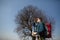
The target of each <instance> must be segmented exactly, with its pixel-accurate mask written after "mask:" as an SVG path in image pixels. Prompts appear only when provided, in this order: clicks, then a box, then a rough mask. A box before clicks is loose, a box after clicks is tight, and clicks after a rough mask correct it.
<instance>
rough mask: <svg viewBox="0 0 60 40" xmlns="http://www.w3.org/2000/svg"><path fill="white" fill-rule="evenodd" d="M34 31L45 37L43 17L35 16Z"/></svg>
mask: <svg viewBox="0 0 60 40" xmlns="http://www.w3.org/2000/svg"><path fill="white" fill-rule="evenodd" d="M33 27H34V32H37V34H39V35H40V37H41V38H43V39H45V34H46V28H45V24H44V23H43V22H42V18H35V20H34V23H33Z"/></svg>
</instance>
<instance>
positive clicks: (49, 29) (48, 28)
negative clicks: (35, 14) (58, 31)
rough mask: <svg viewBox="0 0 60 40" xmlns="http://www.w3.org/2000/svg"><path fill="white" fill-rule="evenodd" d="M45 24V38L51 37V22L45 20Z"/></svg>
mask: <svg viewBox="0 0 60 40" xmlns="http://www.w3.org/2000/svg"><path fill="white" fill-rule="evenodd" d="M45 25H46V27H47V38H51V29H52V27H51V24H50V23H49V22H46V23H45Z"/></svg>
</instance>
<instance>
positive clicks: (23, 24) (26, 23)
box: [15, 5, 53, 37]
mask: <svg viewBox="0 0 60 40" xmlns="http://www.w3.org/2000/svg"><path fill="white" fill-rule="evenodd" d="M35 17H39V18H42V21H43V22H44V23H46V22H47V21H50V22H51V24H52V25H53V22H52V21H51V20H48V17H46V15H45V14H44V13H43V12H42V11H41V10H39V9H38V8H37V7H34V6H32V5H30V6H27V7H24V8H23V9H22V10H21V11H19V12H18V15H17V16H16V20H15V21H16V23H17V24H18V27H17V28H16V32H17V33H19V31H20V30H22V29H25V28H27V29H28V30H29V31H30V32H29V33H28V34H29V36H31V37H32V34H31V32H32V23H33V20H34V18H35ZM49 19H50V18H49ZM23 33H24V34H25V35H27V34H26V32H23Z"/></svg>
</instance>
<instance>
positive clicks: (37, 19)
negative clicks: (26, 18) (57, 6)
mask: <svg viewBox="0 0 60 40" xmlns="http://www.w3.org/2000/svg"><path fill="white" fill-rule="evenodd" d="M34 21H35V22H41V21H42V18H35V19H34Z"/></svg>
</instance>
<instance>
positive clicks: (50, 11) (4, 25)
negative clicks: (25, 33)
mask: <svg viewBox="0 0 60 40" xmlns="http://www.w3.org/2000/svg"><path fill="white" fill-rule="evenodd" d="M28 5H33V6H35V7H37V8H39V9H40V10H43V12H45V13H46V15H47V16H49V17H51V16H52V17H53V18H54V19H55V25H54V26H55V30H54V33H53V35H54V39H55V40H59V39H60V38H59V37H60V31H59V29H60V27H59V26H60V1H59V0H0V38H1V39H3V40H7V39H8V40H19V37H18V35H17V33H16V32H14V30H15V28H16V26H17V25H16V23H15V21H14V20H15V16H16V15H17V14H18V11H20V10H21V9H23V8H24V7H26V6H28Z"/></svg>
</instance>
